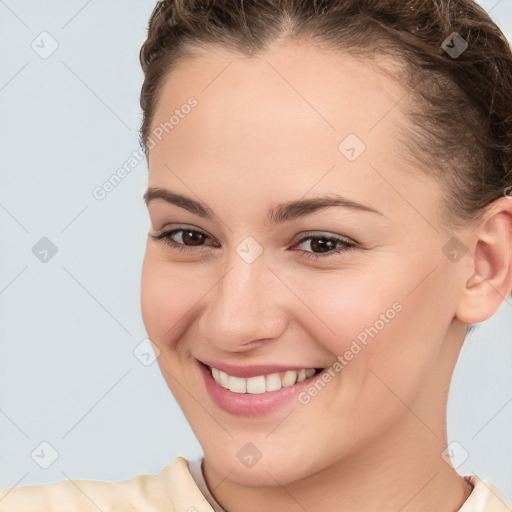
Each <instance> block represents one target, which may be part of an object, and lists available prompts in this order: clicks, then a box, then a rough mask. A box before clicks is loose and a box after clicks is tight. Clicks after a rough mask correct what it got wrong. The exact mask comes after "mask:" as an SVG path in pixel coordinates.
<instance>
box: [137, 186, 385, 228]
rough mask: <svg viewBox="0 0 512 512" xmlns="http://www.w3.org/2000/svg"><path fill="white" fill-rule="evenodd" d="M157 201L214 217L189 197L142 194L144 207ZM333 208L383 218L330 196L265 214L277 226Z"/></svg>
mask: <svg viewBox="0 0 512 512" xmlns="http://www.w3.org/2000/svg"><path fill="white" fill-rule="evenodd" d="M157 199H160V200H162V201H165V202H166V203H170V204H173V205H175V206H179V207H180V208H184V209H185V210H187V211H189V212H191V213H193V214H195V215H198V216H199V217H203V218H205V219H212V218H213V217H214V216H215V214H214V213H213V211H212V210H211V209H210V208H209V207H208V206H206V205H205V204H203V203H201V202H199V201H196V200H194V199H191V198H190V197H187V196H184V195H182V194H177V193H174V192H171V191H170V190H166V189H164V188H160V187H150V188H148V189H147V191H146V193H145V194H144V201H145V203H146V205H148V204H149V203H150V202H151V201H155V200H157ZM333 206H338V207H342V208H347V209H350V210H357V211H362V212H370V213H375V214H377V215H381V216H383V217H385V215H384V214H383V213H381V212H379V211H378V210H376V209H375V208H372V207H370V206H367V205H364V204H361V203H357V202H356V201H352V200H351V199H347V198H345V197H342V196H339V195H330V196H324V197H315V198H311V199H299V200H297V201H290V202H287V203H282V204H278V205H276V206H273V207H272V208H271V209H270V210H269V211H268V212H267V218H268V220H269V221H270V223H271V224H277V223H281V222H287V221H291V220H294V219H298V218H300V217H305V216H306V215H310V214H312V213H314V212H316V211H318V210H322V209H325V208H331V207H333Z"/></svg>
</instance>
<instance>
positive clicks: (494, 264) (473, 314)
mask: <svg viewBox="0 0 512 512" xmlns="http://www.w3.org/2000/svg"><path fill="white" fill-rule="evenodd" d="M468 238H469V239H470V240H471V246H470V247H468V252H469V257H470V258H471V262H470V265H468V269H469V270H468V272H467V276H466V282H465V287H464V289H463V292H462V297H461V298H460V300H459V303H458V305H457V309H456V312H455V316H456V318H458V319H459V320H461V321H462V322H465V323H467V324H476V323H480V322H483V321H484V320H487V319H488V318H490V317H491V316H493V315H494V313H496V311H497V310H498V309H499V307H500V306H501V304H502V303H503V301H504V300H506V299H507V298H510V297H509V294H510V291H511V290H512V197H508V196H505V197H503V198H501V199H498V200H497V201H495V202H494V203H492V204H491V206H490V207H489V208H488V210H487V212H486V214H485V216H484V217H483V220H481V221H480V222H479V223H478V225H477V226H476V227H474V228H473V229H472V231H471V233H470V234H469V237H468Z"/></svg>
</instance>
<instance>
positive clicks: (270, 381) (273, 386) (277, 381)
mask: <svg viewBox="0 0 512 512" xmlns="http://www.w3.org/2000/svg"><path fill="white" fill-rule="evenodd" d="M282 387H283V385H282V384H281V377H279V374H278V373H271V374H270V375H267V391H277V390H278V389H281V388H282Z"/></svg>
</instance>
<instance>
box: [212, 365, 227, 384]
mask: <svg viewBox="0 0 512 512" xmlns="http://www.w3.org/2000/svg"><path fill="white" fill-rule="evenodd" d="M212 372H213V368H212ZM213 378H214V379H215V375H214V376H213ZM215 380H216V381H217V382H218V383H219V384H220V385H221V386H222V387H223V388H226V389H229V375H228V374H227V373H224V372H221V371H220V370H219V378H218V379H215Z"/></svg>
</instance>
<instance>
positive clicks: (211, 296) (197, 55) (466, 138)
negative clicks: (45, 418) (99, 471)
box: [0, 0, 512, 512]
mask: <svg viewBox="0 0 512 512" xmlns="http://www.w3.org/2000/svg"><path fill="white" fill-rule="evenodd" d="M140 57H141V63H142V67H143V70H144V72H145V81H144V85H143V88H142V92H141V106H142V109H143V114H144V119H143V125H142V130H141V136H142V137H141V138H142V142H143V145H144V148H145V150H146V155H147V158H148V165H149V187H148V190H147V192H146V194H145V201H146V203H147V206H148V211H149V215H150V219H151V229H150V233H149V236H148V244H147V250H146V256H145V261H144V267H143V273H142V312H143V317H144V322H145V326H146V329H147V332H148V335H149V337H150V339H151V340H152V342H153V343H154V345H155V351H156V352H157V353H158V354H159V357H158V362H159V365H160V368H161V370H162V373H163V376H164V378H165V379H166V381H167V383H168V385H169V388H170V389H171V391H172V392H173V394H174V396H175V398H176V399H177V401H178V403H179V404H180V406H181V408H182V410H183V411H184V414H185V415H186V417H187V419H188V421H189V422H190V425H191V427H192V429H193V430H194V432H195V434H196V435H197V438H198V440H199V442H200V443H201V445H202V447H203V450H204V458H203V459H202V460H201V461H196V462H194V463H191V464H189V463H188V461H186V460H184V459H183V458H181V457H178V458H177V459H176V460H175V461H174V462H173V463H172V464H170V465H169V466H167V467H166V468H164V469H163V470H162V472H161V473H160V474H159V475H157V476H153V475H141V476H138V477H136V478H134V479H132V480H127V481H123V482H99V481H85V480H82V481H76V482H71V481H63V482H59V483H54V484H47V485H37V486H28V487H20V488H15V489H12V490H6V491H4V492H3V493H2V494H0V511H2V512H3V511H11V510H24V511H28V510H44V511H50V510H52V511H53V510H66V511H69V510H87V511H88V510H98V509H99V510H102V511H113V510H144V511H149V510H155V511H156V510H162V511H164V510H166V511H171V510H172V511H180V512H182V511H212V510H215V511H222V510H225V511H229V512H238V511H244V512H247V511H256V510H258V511H259V510H265V511H277V510H279V511H290V512H291V511H299V510H307V511H310V512H313V511H319V510H333V511H334V510H344V511H348V512H351V511H358V512H364V511H373V510H380V511H397V510H400V511H403V512H409V511H415V512H422V511H427V510H436V511H446V512H448V511H455V510H458V511H461V512H476V511H477V510H478V511H482V510H483V511H486V512H489V511H492V512H496V511H507V510H512V509H511V508H510V505H509V504H507V502H506V500H505V498H504V496H503V495H502V494H501V493H500V492H499V490H498V489H496V488H495V487H494V486H493V485H492V484H491V483H489V482H486V481H484V480H481V479H480V478H478V477H477V476H466V477H464V476H461V475H459V474H458V473H457V472H456V471H455V469H454V467H453V466H452V465H451V464H450V456H451V455H452V454H453V450H454V449H455V448H456V447H455V448H454V446H453V445H450V446H447V445H448V442H447V437H446V402H447V394H448V388H449V383H450V379H451V375H452V372H453V369H454V366H455V363H456V360H457V357H458V354H459V351H460V349H461V346H462V343H463V341H464V338H465V336H466V334H467V331H468V328H469V326H471V325H472V324H476V323H479V322H483V321H485V320H486V319H488V318H490V317H491V316H492V315H493V314H494V313H495V312H496V311H497V309H498V308H499V307H500V305H501V304H502V303H503V301H504V299H505V298H506V297H507V295H508V294H509V293H510V290H511V288H512V251H511V248H512V238H511V234H512V201H511V200H510V197H511V196H512V193H511V192H512V101H511V100H512V55H511V51H510V47H509V46H508V44H507V41H506V39H505V38H504V36H503V34H502V33H501V32H500V30H499V29H498V28H497V27H496V25H495V24H494V23H493V22H492V21H491V20H490V18H489V17H488V15H487V14H486V13H485V12H484V11H483V10H482V9H481V8H480V7H478V5H476V4H475V3H474V2H473V1H471V0H456V1H451V2H441V1H439V0H421V1H420V0H417V1H416V0H408V1H405V2H404V1H400V2H398V1H392V0H385V1H383V0H379V1H377V0H363V1H361V0H358V1H356V0H344V1H341V0H325V1H320V0H318V1H313V0H312V1H308V2H306V1H303V0H245V1H243V2H240V1H235V0H228V1H221V0H211V1H206V0H174V1H163V2H160V3H158V5H157V6H156V8H155V10H154V12H153V15H152V17H151V21H150V26H149V34H148V39H147V41H146V42H145V44H144V46H143V47H142V50H141V55H140Z"/></svg>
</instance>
